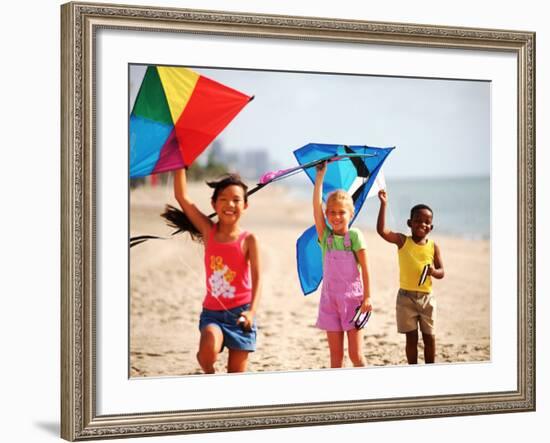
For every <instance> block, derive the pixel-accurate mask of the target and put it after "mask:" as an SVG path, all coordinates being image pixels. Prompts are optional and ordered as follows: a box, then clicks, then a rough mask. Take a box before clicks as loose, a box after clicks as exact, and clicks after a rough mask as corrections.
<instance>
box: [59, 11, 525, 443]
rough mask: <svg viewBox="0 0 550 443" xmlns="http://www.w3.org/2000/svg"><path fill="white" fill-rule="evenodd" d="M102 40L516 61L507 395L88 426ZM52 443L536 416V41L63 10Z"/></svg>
mask: <svg viewBox="0 0 550 443" xmlns="http://www.w3.org/2000/svg"><path fill="white" fill-rule="evenodd" d="M100 28H109V29H121V30H141V31H155V32H183V33H194V34H211V35H225V36H240V37H243V36H253V37H261V38H281V39H301V40H317V41H321V40H324V41H331V42H356V43H359V44H361V43H362V44H369V43H370V44H372V43H376V44H388V45H401V46H403V45H407V46H416V47H418V46H422V47H428V48H458V49H476V50H486V51H505V52H511V53H514V54H516V55H517V60H518V85H517V88H518V96H517V106H518V145H517V156H518V215H517V217H518V244H517V250H518V269H517V272H518V287H517V294H518V299H517V303H518V318H517V326H518V343H517V346H518V347H517V355H518V380H517V389H516V390H515V391H510V392H491V393H479V394H463V395H446V396H431V397H415V398H392V399H390V400H365V401H342V402H331V403H316V404H311V403H310V404H288V405H279V406H265V407H264V406H260V407H248V408H229V409H208V410H196V411H180V412H155V413H148V414H123V415H116V416H114V415H109V416H98V415H97V414H96V408H95V399H96V392H95V366H94V361H95V334H94V331H95V320H96V319H95V251H96V248H97V245H96V242H95V176H96V175H95V165H94V152H95V138H94V131H95V126H94V125H95V102H94V99H95V97H94V88H95V78H94V59H95V55H94V50H95V48H94V42H95V39H94V36H95V32H96V31H97V30H98V29H100ZM61 31H62V32H61V77H62V78H61V81H62V96H61V122H62V124H61V141H62V147H61V149H62V155H61V242H62V243H61V269H62V274H61V288H62V294H61V321H62V323H61V350H62V355H61V436H62V437H63V438H64V439H67V440H70V441H75V440H87V439H97V438H109V437H130V436H146V435H160V434H177V433H180V434H181V433H198V432H216V431H228V430H243V429H264V428H274V427H288V426H312V425H321V424H338V423H353V422H368V421H381V420H397V419H411V418H425V417H445V416H461V415H475V414H491V413H501V412H519V411H533V410H535V235H536V233H535V34H534V33H532V32H523V31H505V30H491V29H472V28H455V27H447V26H432V25H417V24H401V23H377V22H364V21H354V20H341V19H326V18H310V17H289V16H275V15H274V16H270V15H260V14H248V13H233V12H232V13H228V12H219V11H199V10H185V9H167V8H155V7H142V6H139V7H135V6H122V5H106V4H89V3H68V4H65V5H62V6H61Z"/></svg>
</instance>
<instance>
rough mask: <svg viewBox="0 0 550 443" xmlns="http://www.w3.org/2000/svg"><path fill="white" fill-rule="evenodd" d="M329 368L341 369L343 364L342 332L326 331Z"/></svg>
mask: <svg viewBox="0 0 550 443" xmlns="http://www.w3.org/2000/svg"><path fill="white" fill-rule="evenodd" d="M327 340H328V348H329V351H330V367H331V368H341V367H342V365H343V363H344V331H327Z"/></svg>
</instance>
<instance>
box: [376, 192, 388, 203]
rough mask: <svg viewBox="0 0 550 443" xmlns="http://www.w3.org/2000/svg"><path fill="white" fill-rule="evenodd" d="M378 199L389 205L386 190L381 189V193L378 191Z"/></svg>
mask: <svg viewBox="0 0 550 443" xmlns="http://www.w3.org/2000/svg"><path fill="white" fill-rule="evenodd" d="M378 198H379V199H380V201H381V202H382V203H388V194H387V193H386V190H385V189H380V191H378Z"/></svg>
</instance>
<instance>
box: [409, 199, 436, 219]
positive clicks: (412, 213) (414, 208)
mask: <svg viewBox="0 0 550 443" xmlns="http://www.w3.org/2000/svg"><path fill="white" fill-rule="evenodd" d="M422 209H427V210H428V211H430V212H431V213H432V216H433V215H434V211H432V208H430V207H429V206H428V205H425V204H423V203H421V204H419V205H415V206H413V207H412V208H411V220H412V218H413V216H414V214H415V213H416V212H418V211H421V210H422Z"/></svg>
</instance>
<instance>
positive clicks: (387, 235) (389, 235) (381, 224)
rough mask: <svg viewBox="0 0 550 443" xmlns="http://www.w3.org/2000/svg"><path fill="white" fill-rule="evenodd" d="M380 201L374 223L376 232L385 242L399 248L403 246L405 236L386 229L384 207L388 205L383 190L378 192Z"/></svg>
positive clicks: (386, 196)
mask: <svg viewBox="0 0 550 443" xmlns="http://www.w3.org/2000/svg"><path fill="white" fill-rule="evenodd" d="M378 198H379V199H380V210H379V211H378V220H377V222H376V232H378V234H379V235H380V237H382V238H383V239H384V240H386V241H387V242H390V243H393V244H395V245H397V247H398V248H401V247H402V246H403V245H404V244H405V236H404V235H403V234H400V233H398V232H393V231H392V230H390V229H388V228H387V227H386V206H387V205H388V195H387V194H386V191H385V190H384V189H381V190H380V191H378Z"/></svg>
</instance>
